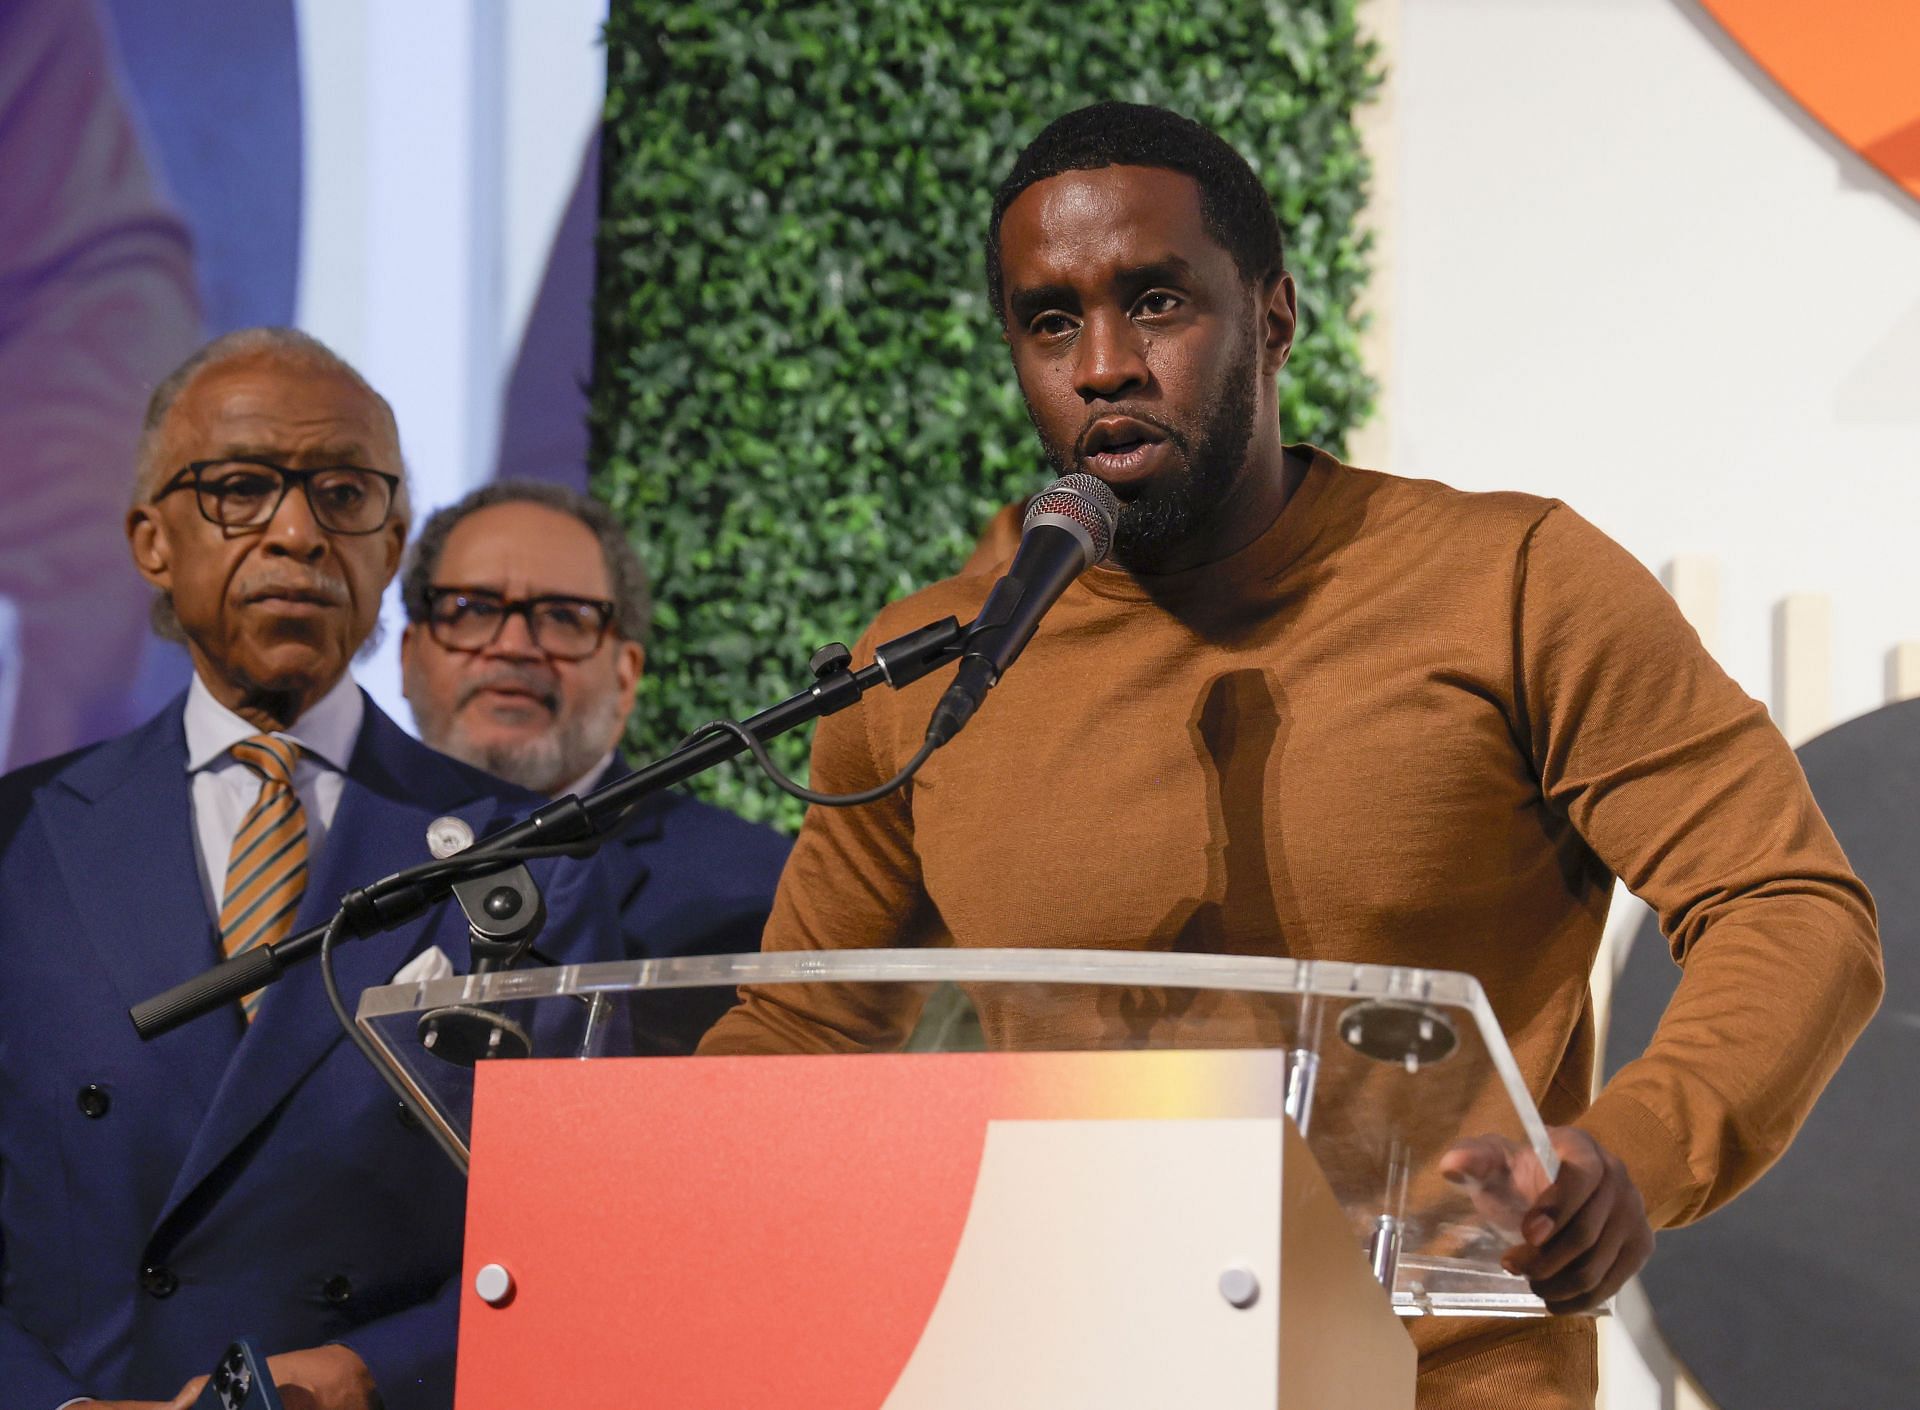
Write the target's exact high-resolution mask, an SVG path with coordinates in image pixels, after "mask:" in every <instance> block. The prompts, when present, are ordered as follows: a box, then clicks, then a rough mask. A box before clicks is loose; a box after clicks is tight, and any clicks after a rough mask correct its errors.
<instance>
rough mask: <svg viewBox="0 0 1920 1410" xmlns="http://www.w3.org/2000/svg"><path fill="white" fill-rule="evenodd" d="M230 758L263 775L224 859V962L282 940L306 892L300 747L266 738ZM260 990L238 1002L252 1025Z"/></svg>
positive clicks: (243, 744)
mask: <svg viewBox="0 0 1920 1410" xmlns="http://www.w3.org/2000/svg"><path fill="white" fill-rule="evenodd" d="M229 752H231V753H232V755H233V757H234V758H236V759H238V760H239V761H240V762H241V763H243V764H245V765H246V766H247V767H248V768H249V769H252V770H253V771H254V772H255V773H256V774H258V775H260V796H259V797H258V798H256V799H254V800H253V806H252V807H251V808H249V809H248V810H247V815H246V817H244V818H242V819H241V820H240V830H239V831H238V832H237V833H235V834H234V837H233V850H232V852H230V853H229V854H228V856H227V882H226V897H225V899H224V900H223V901H222V902H221V904H220V949H221V951H222V953H224V954H225V955H226V956H227V958H228V959H232V958H233V957H234V956H235V955H243V954H245V953H246V952H247V951H248V950H251V949H253V948H254V947H255V946H256V945H271V944H273V943H275V942H276V941H280V940H284V939H286V938H287V932H289V931H290V930H292V929H293V917H294V912H296V911H297V910H299V908H300V897H301V895H302V894H303V893H304V892H305V891H306V889H307V815H306V810H305V809H304V808H302V807H301V806H300V796H299V795H298V794H297V793H295V792H294V791H293V765H294V762H295V761H296V760H297V759H298V758H299V757H300V746H299V745H297V744H295V743H293V741H291V740H287V739H280V738H278V737H277V736H274V735H271V734H256V735H254V736H253V737H252V738H251V739H243V740H241V741H240V742H239V743H238V744H236V745H234V746H233V748H232V750H231V751H229ZM264 992H265V991H264V990H257V991H255V992H254V993H252V994H249V995H247V997H246V998H244V999H242V1000H241V1001H240V1007H241V1009H242V1011H243V1012H244V1013H245V1014H246V1016H247V1019H248V1020H249V1021H251V1020H252V1018H253V1013H254V1010H255V1009H256V1008H257V1007H258V1006H259V1003H260V998H261V995H262V994H263V993H264Z"/></svg>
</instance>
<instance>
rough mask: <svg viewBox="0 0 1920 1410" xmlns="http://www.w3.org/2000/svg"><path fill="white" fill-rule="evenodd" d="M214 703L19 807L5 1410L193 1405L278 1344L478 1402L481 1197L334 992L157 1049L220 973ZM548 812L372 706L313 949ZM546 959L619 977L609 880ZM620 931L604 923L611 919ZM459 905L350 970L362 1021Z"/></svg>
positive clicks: (313, 989)
mask: <svg viewBox="0 0 1920 1410" xmlns="http://www.w3.org/2000/svg"><path fill="white" fill-rule="evenodd" d="M183 702H184V696H182V697H181V698H180V699H176V700H175V701H174V702H173V703H172V704H170V705H168V706H167V708H166V709H164V710H163V711H161V713H160V714H159V715H158V716H156V717H155V718H154V719H153V720H151V721H149V722H148V723H147V724H145V725H143V726H141V727H140V728H139V729H137V730H135V731H133V732H132V733H130V734H127V735H123V736H122V737H120V738H118V739H114V740H110V741H108V742H106V743H104V744H100V745H96V746H94V747H92V748H90V749H86V750H82V751H80V752H79V753H76V754H71V755H68V756H66V757H65V758H62V759H57V760H53V761H51V762H50V763H45V764H41V765H37V766H34V767H32V768H30V769H24V770H21V771H19V772H17V773H15V774H13V775H11V776H9V777H8V778H6V779H4V780H0V1410H15V1407H19V1408H20V1410H53V1407H55V1406H57V1405H59V1404H60V1403H61V1402H63V1401H65V1400H67V1399H69V1398H70V1397H73V1396H76V1395H94V1396H100V1397H113V1398H118V1397H129V1398H143V1399H160V1400H164V1399H166V1398H168V1397H170V1396H172V1395H173V1394H174V1393H175V1392H176V1391H177V1390H179V1388H180V1386H181V1385H182V1383H183V1382H185V1381H186V1380H187V1379H188V1378H189V1377H191V1376H195V1375H200V1374H204V1373H205V1372H207V1371H209V1370H211V1369H212V1367H213V1364H214V1361H215V1359H216V1358H217V1356H218V1355H219V1353H220V1352H221V1350H222V1349H223V1348H224V1347H225V1345H226V1343H227V1342H228V1341H229V1340H230V1339H231V1338H233V1337H235V1336H238V1335H241V1334H248V1335H253V1336H255V1337H257V1338H259V1340H260V1342H261V1343H262V1345H263V1347H264V1348H265V1349H266V1350H268V1351H269V1352H278V1351H289V1350H295V1349H298V1348H301V1347H308V1346H316V1345H320V1344H323V1343H326V1342H329V1341H338V1342H341V1343H344V1344H345V1345H347V1346H350V1347H352V1348H353V1349H354V1350H355V1351H356V1352H358V1353H359V1354H360V1356H361V1357H362V1359H364V1360H365V1361H366V1363H367V1365H368V1366H369V1368H370V1369H371V1370H372V1372H373V1374H374V1378H375V1381H376V1383H377V1384H378V1386H379V1388H380V1392H381V1395H382V1397H383V1398H384V1400H385V1402H386V1405H387V1408H388V1410H425V1407H445V1406H447V1405H450V1404H451V1402H452V1395H453V1392H452V1384H453V1352H454V1331H455V1313H456V1308H457V1306H458V1299H457V1294H458V1287H457V1284H458V1273H459V1268H460V1255H461V1239H462V1225H463V1218H464V1209H465V1186H464V1182H463V1181H462V1179H461V1178H460V1176H459V1175H458V1174H457V1172H456V1171H455V1170H454V1169H453V1167H452V1166H451V1164H449V1163H448V1161H447V1160H446V1158H445V1157H444V1156H443V1155H442V1154H441V1153H440V1151H439V1149H438V1148H437V1147H436V1146H435V1145H434V1144H433V1141H432V1139H431V1138H430V1137H429V1136H428V1135H427V1134H426V1133H425V1132H424V1131H422V1130H419V1129H417V1128H416V1127H414V1126H413V1125H412V1124H411V1121H410V1120H403V1119H402V1114H401V1112H400V1110H399V1105H398V1103H397V1102H396V1101H395V1099H394V1097H393V1095H392V1093H391V1092H389V1091H388V1089H387V1088H386V1087H385V1086H384V1085H383V1084H382V1083H381V1081H380V1079H379V1077H378V1076H377V1075H376V1074H375V1073H374V1072H373V1070H372V1069H371V1068H370V1067H369V1066H368V1065H367V1063H366V1061H365V1059H363V1058H362V1057H361V1055H360V1054H359V1052H358V1051H357V1050H355V1049H354V1048H353V1047H352V1045H351V1044H349V1043H347V1042H346V1041H345V1039H344V1037H343V1036H342V1034H341V1033H340V1031H339V1029H338V1027H337V1026H336V1023H335V1020H334V1016H333V1013H332V1011H331V1010H330V1009H329V1008H328V1006H327V1002H326V997H325V993H324V991H323V989H322V987H321V981H320V973H319V970H318V967H317V966H315V965H311V964H309V965H303V966H300V967H298V968H296V969H294V970H293V971H291V972H290V973H289V974H288V975H287V976H286V977H285V978H284V979H282V980H281V981H280V982H279V983H278V984H276V985H274V986H273V987H272V988H270V989H269V990H268V991H267V993H266V996H265V998H264V1000H263V1001H262V1003H261V1005H260V1009H259V1012H258V1014H257V1016H256V1017H255V1019H254V1022H253V1023H252V1025H251V1026H247V1025H245V1024H243V1023H242V1021H241V1019H240V1016H239V1012H238V1009H237V1007H236V1008H235V1009H234V1010H232V1011H230V1012H228V1013H221V1014H211V1015H208V1016H207V1017H205V1018H203V1019H200V1020H198V1021H196V1022H194V1023H190V1024H187V1025H186V1026H185V1027H183V1028H180V1029H177V1030H175V1031H174V1032H172V1033H170V1034H168V1035H166V1036H165V1037H163V1038H160V1039H157V1040H155V1041H154V1042H151V1043H143V1042H142V1041H141V1040H140V1039H139V1038H138V1037H137V1036H136V1035H135V1033H134V1031H133V1026H132V1024H131V1023H130V1022H129V1020H128V1018H127V1009H128V1006H129V1005H131V1004H133V1003H135V1002H137V1001H139V1000H141V999H144V998H147V997H148V996H150V995H152V994H155V993H158V992H159V991H161V990H163V989H165V988H167V987H168V986H170V985H173V984H175V983H178V982H179V981H181V980H183V979H186V978H187V977H189V976H191V975H193V974H196V973H198V972H199V971H201V970H203V969H205V968H206V967H207V966H208V965H209V964H210V963H211V962H212V961H214V960H215V959H216V958H217V944H216V940H215V936H214V929H213V923H212V921H211V920H210V918H209V917H208V914H207V903H206V899H205V896H204V893H203V892H202V890H201V884H200V880H199V873H198V870H197V865H196V860H195V853H194V842H193V833H192V824H191V812H190V809H189V787H190V785H189V780H188V776H187V768H186V762H187V755H186V737H185V730H184V725H183V723H182V709H183ZM537 801H538V800H535V799H531V798H528V797H526V796H525V795H519V794H516V793H515V792H514V791H513V790H512V789H510V788H509V787H508V786H507V785H504V784H502V783H500V782H499V781H498V780H495V779H493V778H491V777H489V776H488V775H486V774H483V773H480V772H479V771H477V770H474V769H470V768H467V767H466V766H465V765H462V764H459V763H456V762H455V761H453V760H451V759H447V758H445V757H443V756H442V755H439V754H436V753H434V752H433V751H432V750H430V749H427V748H426V747H425V746H424V745H421V744H419V743H416V742H415V741H414V740H412V739H411V738H409V737H408V736H407V735H406V734H404V733H403V732H402V731H401V730H400V729H399V728H398V727H397V726H395V725H394V724H393V722H392V721H390V720H389V719H387V717H386V716H385V715H383V714H381V712H380V711H379V709H378V708H377V707H375V706H374V705H373V704H372V702H371V701H369V702H367V707H366V719H365V723H364V725H363V726H362V728H361V732H360V738H359V741H358V743H357V745H356V747H355V750H354V754H353V759H352V762H351V764H350V766H349V768H348V769H347V771H346V779H345V784H344V788H343V791H342V794H341V798H340V804H339V809H338V811H337V813H336V814H335V816H334V819H333V824H332V827H331V829H330V831H329V833H328V836H327V840H326V843H325V846H324V847H323V848H322V849H321V851H320V853H319V855H318V856H317V857H316V858H315V860H314V865H313V868H312V871H311V873H310V880H309V883H308V887H307V893H306V900H305V902H304V903H303V905H302V907H301V911H300V915H299V918H298V920H297V922H296V927H295V928H296V929H305V928H306V927H308V926H310V925H314V924H318V923H320V922H321V921H323V920H324V919H325V918H326V916H327V915H328V914H329V913H330V912H331V910H332V908H333V906H334V905H335V904H336V903H337V901H338V898H339V897H340V895H341V894H342V893H343V892H344V891H346V890H348V889H350V888H351V887H353V886H356V885H360V884H363V883H365V882H367V881H370V880H372V879H374V878H377V877H380V876H384V875H386V874H388V873H390V872H393V871H396V870H398V869H399V868H401V867H402V866H406V865H410V864H412V863H414V862H417V861H424V860H426V859H427V851H426V842H425V829H426V827H427V824H428V823H429V822H431V821H432V820H433V819H434V818H435V817H438V816H440V815H442V814H445V813H457V814H459V815H460V816H462V817H464V818H465V819H466V820H467V821H468V822H469V823H470V824H471V825H472V826H473V828H474V831H475V832H476V833H484V832H485V831H487V830H488V829H489V827H490V826H492V825H493V824H495V823H497V822H499V821H502V820H505V819H507V818H512V817H517V816H522V815H524V813H525V812H527V811H528V810H529V808H530V807H531V806H532V805H533V804H534V803H537ZM543 880H545V881H546V882H547V884H548V892H547V899H548V906H549V911H550V914H551V917H552V918H551V919H550V921H549V923H548V928H547V931H546V932H545V934H544V935H543V936H542V938H541V941H540V944H541V948H542V949H543V950H546V951H548V952H549V953H553V954H556V955H557V956H559V957H561V958H563V959H566V960H582V961H584V960H595V959H616V958H618V957H619V955H618V950H617V946H616V943H615V941H614V937H613V936H612V934H611V933H610V931H611V925H610V924H609V923H608V922H610V921H611V914H610V899H609V897H608V896H607V894H606V891H605V889H604V880H603V877H602V874H601V872H600V870H599V868H598V866H583V865H581V864H579V863H575V862H566V863H561V864H557V867H548V868H547V869H546V870H545V871H544V873H543ZM596 921H597V922H598V923H595V922H596ZM430 944H437V945H439V946H440V948H441V949H442V950H444V951H445V952H446V954H447V956H448V958H449V959H450V960H452V961H453V963H454V965H455V967H456V968H459V969H465V968H466V966H467V963H468V955H467V944H466V927H465V924H464V922H463V920H462V918H461V915H460V912H459V909H458V907H456V906H454V905H452V904H451V903H443V904H442V905H440V906H438V907H436V908H435V909H434V910H433V911H432V912H430V913H429V914H428V915H427V916H425V917H423V918H421V919H420V920H417V921H415V922H413V923H412V924H410V925H408V926H406V927H404V928H403V929H401V930H398V931H396V932H393V933H391V934H387V935H382V936H376V937H375V938H373V939H371V940H365V941H359V942H356V943H353V944H350V945H345V946H342V947H341V948H340V949H339V950H338V951H337V953H336V972H337V974H338V977H339V981H340V986H341V989H342V991H343V994H344V996H345V997H346V1000H347V1004H348V1007H349V1008H350V1009H351V1008H352V1006H353V1004H354V1002H355V998H356V996H357V995H358V994H359V992H360V990H361V989H363V988H365V987H367V986H369V985H375V984H384V983H386V982H387V981H388V980H389V979H390V978H391V977H392V975H393V973H394V972H395V971H396V970H397V969H399V968H400V967H401V966H402V965H403V964H405V963H406V962H407V961H408V959H409V958H410V957H411V956H413V955H415V954H417V953H419V952H421V951H423V950H425V949H426V947H427V946H428V945H430Z"/></svg>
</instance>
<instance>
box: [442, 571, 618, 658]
mask: <svg viewBox="0 0 1920 1410" xmlns="http://www.w3.org/2000/svg"><path fill="white" fill-rule="evenodd" d="M513 616H521V617H525V618H526V619H527V633H528V635H530V636H531V637H532V638H533V644H534V645H535V646H537V647H539V648H540V649H541V650H542V651H544V652H545V653H546V654H547V655H549V656H551V657H553V658H554V659H555V660H558V661H584V660H585V659H586V658H587V657H589V656H591V655H593V653H594V652H596V651H598V650H599V649H600V643H601V642H602V641H604V640H606V636H607V628H608V627H610V626H612V625H613V604H612V603H611V602H608V601H605V600H604V599H602V598H598V597H567V596H564V595H561V594H548V595H546V596H542V597H515V598H508V597H503V596H501V595H500V594H499V593H497V592H489V591H487V590H486V589H485V588H464V587H430V588H428V589H427V635H428V636H430V637H432V638H433V639H434V640H435V641H436V642H438V643H439V644H440V645H441V646H444V647H445V648H446V649H447V650H449V651H481V650H484V649H485V648H486V647H488V646H491V645H492V644H493V643H494V641H495V640H496V639H497V638H498V637H499V635H500V633H501V631H502V629H504V628H505V627H506V625H507V618H509V617H513Z"/></svg>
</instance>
